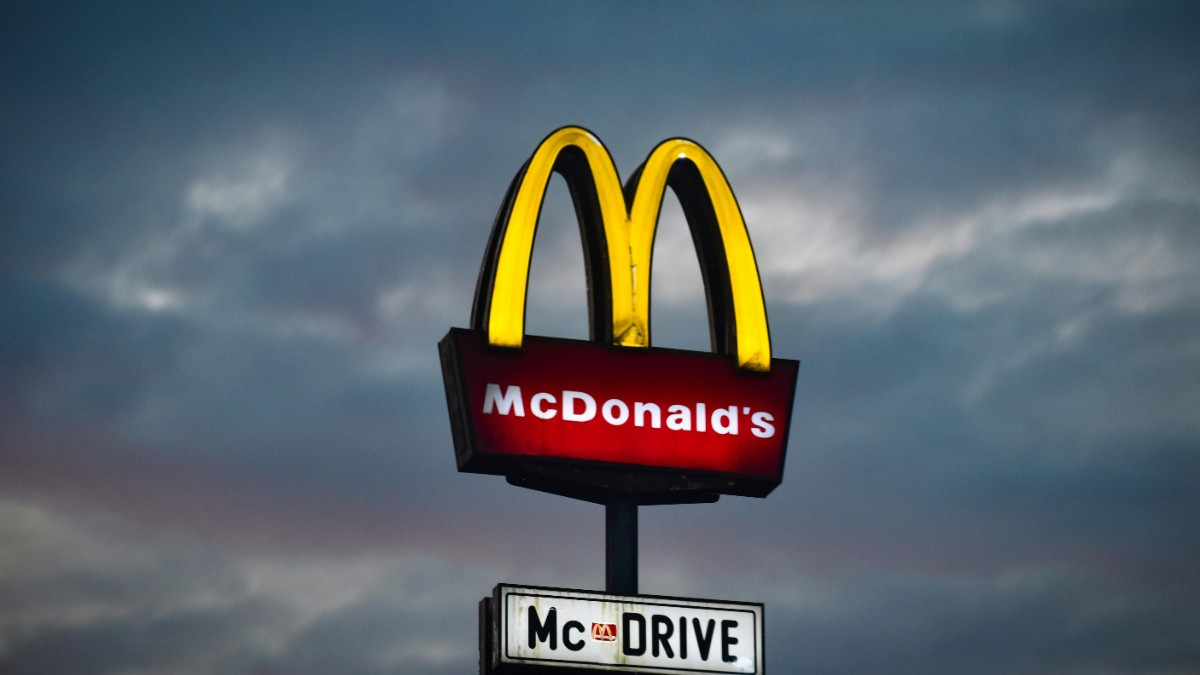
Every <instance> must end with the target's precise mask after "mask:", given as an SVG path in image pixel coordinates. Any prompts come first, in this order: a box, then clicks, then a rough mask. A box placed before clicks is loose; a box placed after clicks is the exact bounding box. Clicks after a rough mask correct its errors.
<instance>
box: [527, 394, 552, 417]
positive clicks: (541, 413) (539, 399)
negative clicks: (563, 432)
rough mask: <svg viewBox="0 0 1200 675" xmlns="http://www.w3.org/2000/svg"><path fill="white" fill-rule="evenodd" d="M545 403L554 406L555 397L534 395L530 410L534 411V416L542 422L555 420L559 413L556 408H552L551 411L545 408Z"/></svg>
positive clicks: (530, 400)
mask: <svg viewBox="0 0 1200 675" xmlns="http://www.w3.org/2000/svg"><path fill="white" fill-rule="evenodd" d="M543 402H545V403H549V404H550V405H554V403H555V401H554V396H553V395H551V394H547V393H544V392H543V393H541V394H534V395H533V398H531V399H529V409H530V410H532V411H533V416H534V417H536V418H538V419H542V420H551V419H554V416H555V415H557V414H558V411H557V410H555V409H554V408H550V409H549V410H547V409H545V408H543V407H542V403H543Z"/></svg>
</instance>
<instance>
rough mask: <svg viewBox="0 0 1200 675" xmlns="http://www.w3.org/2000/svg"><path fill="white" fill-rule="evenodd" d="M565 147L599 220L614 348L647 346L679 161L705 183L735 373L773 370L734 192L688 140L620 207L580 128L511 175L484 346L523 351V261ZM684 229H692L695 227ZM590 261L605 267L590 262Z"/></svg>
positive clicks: (674, 142) (602, 157) (557, 137)
mask: <svg viewBox="0 0 1200 675" xmlns="http://www.w3.org/2000/svg"><path fill="white" fill-rule="evenodd" d="M568 148H575V149H578V150H579V151H580V152H581V153H582V154H583V157H584V159H585V161H586V164H587V167H588V173H590V175H591V180H592V183H593V184H594V187H595V196H596V202H597V204H598V206H599V210H600V217H601V219H602V221H603V230H604V244H605V247H606V252H607V256H605V257H606V258H607V261H608V278H609V280H610V289H609V294H608V297H609V299H610V302H611V312H612V314H611V317H612V324H611V325H612V335H611V341H612V344H615V345H622V346H630V347H648V346H649V344H650V330H649V328H650V271H651V264H652V256H653V246H654V232H655V229H656V228H657V225H658V216H659V211H660V210H661V208H662V201H663V197H664V195H665V193H666V188H667V183H668V177H669V176H670V174H671V170H672V169H673V168H674V167H675V165H676V164H677V163H679V162H681V161H687V162H690V163H691V164H692V165H693V166H694V167H695V169H696V172H697V173H698V174H699V176H700V178H701V180H702V182H703V186H704V191H705V193H706V195H707V199H708V200H709V203H711V206H712V212H713V216H714V218H715V223H716V229H717V232H716V233H715V235H716V236H717V237H718V239H717V240H718V241H719V242H720V245H721V247H722V249H723V253H724V261H725V263H726V264H725V267H726V268H727V271H728V282H729V295H730V301H731V303H732V306H733V307H732V312H733V315H732V317H733V322H734V327H735V335H736V343H737V344H736V349H735V350H734V355H735V356H736V359H737V364H738V367H740V368H742V369H745V370H755V371H767V370H770V367H771V345H770V332H769V330H768V328H767V315H766V307H765V305H764V303H763V296H762V287H761V285H760V283H759V277H758V265H757V263H756V262H755V259H754V251H753V249H752V248H751V245H750V236H749V234H748V233H747V231H746V224H745V222H744V221H743V219H742V213H741V210H740V209H739V208H738V204H737V200H736V199H735V198H734V196H733V190H732V189H731V188H730V187H729V182H728V180H726V178H725V174H724V173H722V171H721V168H720V167H719V166H718V165H717V163H716V161H715V160H714V159H713V158H712V156H711V155H709V154H708V152H707V151H705V150H704V148H702V147H700V146H699V145H698V144H696V143H694V142H692V141H689V140H686V139H678V138H677V139H670V140H667V141H663V142H662V143H660V144H659V145H658V146H656V147H655V148H654V150H653V151H652V152H651V153H650V156H649V157H648V158H647V159H646V162H645V163H644V164H643V165H642V168H641V170H640V172H639V175H638V181H637V185H636V191H635V193H634V196H633V203H632V204H627V202H626V199H625V195H624V194H623V192H622V190H621V184H620V179H619V178H618V176H617V170H616V167H615V165H614V164H613V161H612V157H611V156H610V155H609V153H608V150H607V149H605V147H604V145H603V144H601V143H600V141H599V139H597V138H596V137H595V136H594V135H592V133H591V132H589V131H587V130H586V129H582V128H580V127H564V128H562V129H559V130H558V131H555V132H554V133H553V134H551V135H550V136H548V137H547V138H546V139H545V140H544V141H542V143H541V145H539V146H538V148H537V150H535V151H534V153H533V156H532V157H531V158H530V160H529V162H528V164H527V165H526V167H525V170H524V175H522V176H520V177H519V178H518V180H517V184H516V192H515V194H513V195H512V196H511V197H510V198H509V199H508V200H507V203H508V204H509V205H510V208H509V209H508V213H507V217H506V218H502V221H503V222H497V228H499V229H498V230H497V231H498V232H499V233H500V236H501V237H502V239H501V240H500V242H499V248H498V253H496V260H495V269H494V273H493V274H492V278H491V290H490V302H489V304H488V311H487V316H486V317H485V318H484V322H485V324H486V327H487V335H488V342H489V343H490V344H492V345H494V346H499V347H520V346H521V343H522V341H523V339H524V333H525V297H526V289H527V286H528V277H529V260H530V256H531V254H532V252H533V239H534V235H535V233H536V230H537V221H538V216H539V214H540V213H541V206H542V200H543V198H544V197H545V192H546V186H547V183H548V182H549V179H550V173H551V172H552V171H553V170H554V167H555V163H556V162H557V161H558V158H559V156H560V155H561V154H562V153H563V152H564V151H565V150H567V149H568ZM689 225H692V226H693V227H694V224H692V223H689ZM485 264H487V263H486V262H485ZM589 264H592V265H595V264H602V263H601V261H597V260H591V261H589ZM713 273H714V271H713V270H706V274H709V275H711V274H713ZM707 281H708V282H711V281H712V280H711V279H709V280H707ZM481 290H486V289H481ZM713 320H715V317H710V321H713Z"/></svg>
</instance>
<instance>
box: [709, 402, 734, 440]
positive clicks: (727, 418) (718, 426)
mask: <svg viewBox="0 0 1200 675" xmlns="http://www.w3.org/2000/svg"><path fill="white" fill-rule="evenodd" d="M722 418H724V421H722ZM712 428H713V431H715V432H717V433H718V434H721V435H723V436H728V435H730V434H733V435H734V436H737V432H738V411H737V406H735V405H731V406H729V407H728V408H717V409H716V410H714V411H713V414H712Z"/></svg>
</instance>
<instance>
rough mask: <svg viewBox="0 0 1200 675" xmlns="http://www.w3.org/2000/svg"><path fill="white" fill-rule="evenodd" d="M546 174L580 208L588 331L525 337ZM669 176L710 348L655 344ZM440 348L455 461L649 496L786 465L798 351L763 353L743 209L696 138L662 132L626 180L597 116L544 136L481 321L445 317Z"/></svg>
mask: <svg viewBox="0 0 1200 675" xmlns="http://www.w3.org/2000/svg"><path fill="white" fill-rule="evenodd" d="M552 173H557V174H559V175H560V176H562V177H563V179H565V181H566V183H567V186H568V188H569V190H570V194H571V198H572V201H573V202H574V206H575V211H576V214H577V216H578V219H579V226H580V233H581V238H582V243H583V249H584V259H585V261H586V276H587V285H588V306H589V320H590V327H591V328H590V340H587V341H581V340H567V339H561V338H552V337H536V336H530V335H525V328H524V321H525V297H526V287H527V281H528V276H529V262H530V255H531V253H532V250H533V242H534V236H535V234H536V232H537V223H538V216H539V213H540V210H541V205H542V200H543V197H544V196H545V192H546V187H547V184H548V182H549V180H550V176H551V174H552ZM668 187H670V188H671V190H672V191H673V192H674V193H675V195H676V197H677V198H678V200H679V203H680V205H681V206H682V208H683V213H684V216H685V217H686V219H687V222H688V227H689V228H690V230H691V234H692V238H693V241H694V242H695V248H696V252H697V255H698V257H699V262H700V269H701V273H702V275H703V278H704V287H705V293H706V296H707V304H708V315H709V326H710V333H711V338H712V347H713V351H712V352H711V353H709V352H690V351H681V350H675V349H663V348H658V347H653V346H651V340H650V338H651V332H650V271H651V262H652V252H653V250H652V249H653V244H654V233H655V229H656V227H657V223H658V216H659V212H660V209H661V206H662V202H663V199H664V197H665V194H666V189H667V188H668ZM439 350H440V353H441V361H442V372H443V377H444V381H445V385H446V394H447V402H448V406H449V410H450V420H451V427H452V432H453V436H454V444H455V453H456V456H457V460H458V468H459V470H460V471H469V472H477V473H493V474H501V475H505V476H507V477H508V480H509V481H510V482H512V483H514V484H518V485H524V486H527V487H532V488H536V489H542V490H547V491H551V492H556V493H559V494H566V495H569V496H573V497H578V498H583V499H590V500H593V501H604V499H605V498H606V496H608V495H611V494H613V493H624V494H626V495H628V496H631V497H634V498H636V499H637V500H638V501H639V502H640V503H644V504H650V503H680V502H688V501H712V500H715V499H716V498H717V496H719V495H720V494H738V495H748V496H760V497H761V496H766V494H768V493H769V492H770V491H771V490H772V489H774V488H775V486H777V485H778V484H779V483H780V481H781V480H782V477H783V464H784V451H785V449H786V447H787V437H788V430H789V426H790V422H791V409H792V401H793V397H794V394H795V388H796V377H797V373H798V370H799V365H800V364H799V362H798V361H794V360H789V359H779V358H774V357H773V356H772V354H771V343H770V333H769V330H768V327H767V314H766V307H765V305H764V303H763V295H762V288H761V285H760V282H759V276H758V266H757V264H756V262H755V258H754V251H753V249H752V248H751V245H750V237H749V234H748V233H747V231H746V225H745V223H744V221H743V219H742V215H741V210H740V209H739V207H738V204H737V200H736V199H735V198H734V196H733V191H732V190H731V189H730V187H729V183H728V181H727V180H726V178H725V175H724V173H723V172H722V171H721V169H720V167H719V166H718V165H717V163H716V161H715V160H714V159H713V158H712V156H710V155H709V154H708V152H707V151H706V150H704V148H702V147H701V146H700V145H698V144H696V143H694V142H692V141H689V140H686V139H681V138H675V139H670V140H667V141H664V142H662V143H660V144H659V145H658V146H657V147H655V148H654V149H653V150H652V151H651V152H650V155H649V156H648V157H647V159H646V161H645V162H643V164H642V165H641V166H640V167H639V168H638V169H637V170H636V171H635V172H634V173H633V175H632V176H631V177H630V178H629V180H628V181H627V182H626V183H625V185H624V187H622V185H621V183H620V180H619V178H618V175H617V171H616V167H615V166H614V164H613V160H612V157H611V156H610V155H609V153H608V150H607V149H606V148H605V147H604V145H603V144H602V143H601V142H600V141H599V140H598V139H597V138H596V137H595V136H594V135H592V134H591V133H590V132H589V131H587V130H585V129H582V128H579V127H565V128H562V129H559V130H557V131H555V132H554V133H552V134H550V135H549V136H547V137H546V139H545V140H543V141H542V142H541V144H540V145H539V146H538V147H537V149H536V150H535V151H534V153H533V155H532V156H531V157H530V158H529V160H528V161H527V162H526V163H525V164H524V166H522V168H521V170H520V171H519V172H518V173H517V175H516V177H515V178H514V179H513V181H512V183H511V185H510V186H509V188H508V192H507V194H506V195H505V197H504V201H503V203H502V204H501V206H500V210H499V213H498V214H497V216H496V220H495V223H494V225H493V228H492V233H491V238H490V240H489V242H488V245H487V251H486V253H485V255H484V260H483V265H482V267H481V269H480V274H479V280H478V284H477V286H476V292H475V302H474V306H473V310H472V317H471V327H470V328H469V329H461V328H453V329H451V330H450V332H449V333H448V334H447V335H446V337H445V338H443V340H442V341H441V343H440V344H439Z"/></svg>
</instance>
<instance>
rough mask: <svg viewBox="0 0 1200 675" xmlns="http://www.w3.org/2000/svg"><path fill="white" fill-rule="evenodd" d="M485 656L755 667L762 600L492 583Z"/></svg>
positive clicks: (665, 666) (644, 668)
mask: <svg viewBox="0 0 1200 675" xmlns="http://www.w3.org/2000/svg"><path fill="white" fill-rule="evenodd" d="M492 628H493V631H494V632H493V634H492V641H491V644H492V650H493V659H492V663H493V666H494V668H495V669H496V670H497V671H498V672H503V670H504V666H505V665H509V664H512V665H523V666H537V665H544V666H554V667H559V668H564V667H565V668H580V669H587V670H621V671H623V672H630V673H659V674H660V675H665V674H670V673H678V674H680V675H683V674H688V675H697V674H699V673H755V674H761V673H762V672H763V605H762V604H761V603H743V602H714V601H708V600H690V599H684V598H664V597H657V596H647V595H634V596H619V595H604V594H601V593H589V592H584V591H569V590H561V589H554V588H536V587H528V586H509V585H506V584H500V585H499V586H497V587H496V590H495V592H494V594H493V597H492Z"/></svg>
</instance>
